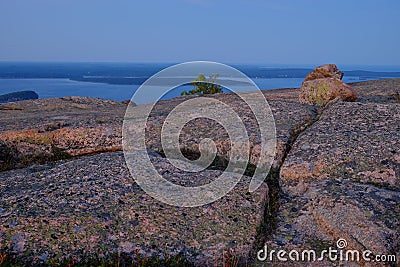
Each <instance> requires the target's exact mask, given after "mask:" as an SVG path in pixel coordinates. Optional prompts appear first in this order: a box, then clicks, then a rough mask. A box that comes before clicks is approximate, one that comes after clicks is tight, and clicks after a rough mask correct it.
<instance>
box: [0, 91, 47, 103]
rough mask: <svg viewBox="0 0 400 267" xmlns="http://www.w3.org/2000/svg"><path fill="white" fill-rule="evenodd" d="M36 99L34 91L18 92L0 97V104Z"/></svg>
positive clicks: (36, 95) (37, 96)
mask: <svg viewBox="0 0 400 267" xmlns="http://www.w3.org/2000/svg"><path fill="white" fill-rule="evenodd" d="M38 98H39V95H38V94H37V93H36V92H34V91H19V92H13V93H9V94H5V95H0V104H1V103H8V102H15V101H21V100H31V99H38Z"/></svg>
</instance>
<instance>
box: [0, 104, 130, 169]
mask: <svg viewBox="0 0 400 267" xmlns="http://www.w3.org/2000/svg"><path fill="white" fill-rule="evenodd" d="M125 110H126V104H122V103H119V102H116V101H111V100H103V99H95V98H88V97H63V98H57V99H39V100H33V101H20V102H14V103H7V104H3V105H0V140H1V142H0V143H1V144H0V145H1V146H2V147H4V148H5V150H4V152H3V153H2V154H0V170H1V169H12V168H18V167H23V166H27V165H30V164H32V163H43V162H47V161H51V160H58V159H62V158H68V157H70V156H78V155H86V154H92V153H99V152H105V151H116V150H121V125H122V121H123V115H124V113H125ZM6 151H9V153H8V154H7V153H6Z"/></svg>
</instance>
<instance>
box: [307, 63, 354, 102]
mask: <svg viewBox="0 0 400 267" xmlns="http://www.w3.org/2000/svg"><path fill="white" fill-rule="evenodd" d="M342 77H343V73H342V72H341V71H339V70H338V68H337V67H336V65H334V64H327V65H323V66H320V67H318V68H315V69H314V70H313V71H312V72H310V73H309V74H308V75H307V76H306V78H305V79H304V82H303V83H302V85H301V88H300V95H299V101H300V102H301V103H305V104H310V105H318V106H324V105H326V104H327V103H328V102H329V101H331V100H333V99H335V98H338V97H340V98H341V99H342V100H344V101H355V100H356V99H357V96H356V94H355V93H354V92H353V90H352V89H351V87H350V86H349V85H347V84H345V83H344V82H342Z"/></svg>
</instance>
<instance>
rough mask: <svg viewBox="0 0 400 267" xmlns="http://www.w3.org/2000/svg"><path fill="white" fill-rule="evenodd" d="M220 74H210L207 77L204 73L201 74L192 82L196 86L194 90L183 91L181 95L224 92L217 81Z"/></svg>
mask: <svg viewBox="0 0 400 267" xmlns="http://www.w3.org/2000/svg"><path fill="white" fill-rule="evenodd" d="M218 77H219V74H218V73H217V74H214V75H210V77H209V78H208V79H207V78H206V76H204V74H199V76H197V78H196V79H195V80H194V81H193V82H192V83H191V85H193V86H194V89H193V90H190V91H189V92H187V91H183V92H182V93H181V95H208V94H217V93H222V87H221V86H220V85H218V84H217V83H216V80H217V78H218Z"/></svg>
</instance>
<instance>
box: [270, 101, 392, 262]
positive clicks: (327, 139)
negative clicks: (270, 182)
mask: <svg viewBox="0 0 400 267" xmlns="http://www.w3.org/2000/svg"><path fill="white" fill-rule="evenodd" d="M399 135H400V106H399V105H398V104H376V103H366V104H363V103H345V102H338V103H336V104H334V105H332V106H329V107H328V108H327V109H326V110H324V111H323V113H322V115H321V117H320V118H319V119H318V121H317V122H315V123H314V124H313V125H312V126H311V127H309V128H308V129H307V130H306V131H304V132H303V133H302V134H301V135H300V136H299V137H298V139H297V140H296V142H295V144H294V146H293V148H292V149H291V151H290V152H289V154H288V156H287V158H286V160H285V162H284V164H283V166H282V168H281V172H280V182H281V186H282V190H283V191H284V193H285V194H284V197H283V198H282V199H281V201H280V202H281V206H280V210H279V212H278V217H277V230H276V232H275V233H274V235H273V236H272V237H271V238H270V240H269V241H268V242H267V244H268V245H269V246H270V248H271V249H272V248H279V247H280V248H285V249H287V250H290V249H296V250H301V249H319V250H320V251H321V250H322V249H327V248H328V247H329V246H331V247H333V248H336V241H337V240H338V239H340V238H344V239H345V240H346V241H347V243H348V246H347V247H346V249H357V250H359V251H360V253H361V252H362V251H365V250H370V251H372V252H373V253H374V255H379V254H385V255H397V259H398V260H399V256H400V255H399V251H400V247H399V245H400V244H399V240H400V239H399V238H400V219H399V214H400V205H399V203H400V190H399V189H400V157H399V152H400V142H399V140H400V138H399V137H400V136H399ZM360 255H361V254H360ZM360 257H361V256H360ZM348 264H349V265H355V266H358V265H359V264H361V265H364V264H365V265H367V266H369V265H372V266H382V265H384V263H379V264H378V263H369V262H365V261H361V262H359V263H356V262H352V263H348ZM390 264H391V265H393V266H394V265H396V263H394V262H391V263H389V262H388V263H387V265H390ZM397 264H399V262H397ZM323 265H327V266H328V265H332V263H329V262H325V263H324V264H322V266H323Z"/></svg>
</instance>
